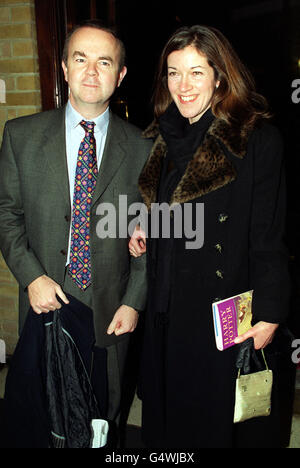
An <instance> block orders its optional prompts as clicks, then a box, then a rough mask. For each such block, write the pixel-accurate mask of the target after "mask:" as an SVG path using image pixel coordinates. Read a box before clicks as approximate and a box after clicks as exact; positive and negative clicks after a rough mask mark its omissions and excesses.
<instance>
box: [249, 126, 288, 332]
mask: <svg viewBox="0 0 300 468" xmlns="http://www.w3.org/2000/svg"><path fill="white" fill-rule="evenodd" d="M253 155H254V185H253V198H252V210H251V228H250V239H249V242H250V252H249V255H250V259H249V260H250V278H251V280H250V281H251V287H252V288H253V289H254V296H253V315H254V320H255V321H259V320H263V321H265V322H271V323H282V322H284V321H285V319H286V317H287V315H288V313H289V292H290V280H289V266H288V258H289V257H288V251H287V248H286V245H285V242H284V238H285V226H286V187H285V170H284V162H283V142H282V138H281V136H280V133H279V132H278V130H277V129H276V128H274V127H273V126H271V125H266V126H264V127H263V128H262V129H260V130H257V134H256V136H255V138H253Z"/></svg>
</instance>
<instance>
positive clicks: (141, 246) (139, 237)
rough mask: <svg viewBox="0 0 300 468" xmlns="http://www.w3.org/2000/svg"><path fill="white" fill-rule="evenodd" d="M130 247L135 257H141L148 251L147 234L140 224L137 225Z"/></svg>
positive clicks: (131, 253)
mask: <svg viewBox="0 0 300 468" xmlns="http://www.w3.org/2000/svg"><path fill="white" fill-rule="evenodd" d="M128 247H129V252H130V255H132V256H133V257H140V256H141V255H143V254H144V253H145V252H146V234H145V232H144V231H143V230H142V229H141V228H140V226H139V225H137V226H136V228H135V230H134V232H133V234H132V237H131V239H130V241H129V244H128Z"/></svg>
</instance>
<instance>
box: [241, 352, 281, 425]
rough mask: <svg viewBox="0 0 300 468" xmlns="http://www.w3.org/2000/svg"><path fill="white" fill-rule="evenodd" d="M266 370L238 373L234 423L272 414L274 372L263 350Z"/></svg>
mask: <svg viewBox="0 0 300 468" xmlns="http://www.w3.org/2000/svg"><path fill="white" fill-rule="evenodd" d="M261 352H262V355H263V359H264V362H265V365H266V370H263V371H259V372H254V373H251V374H246V375H241V369H239V371H238V377H237V379H236V387H235V408H234V419H233V422H234V423H238V422H242V421H245V420H247V419H251V418H256V417H258V416H269V415H270V413H271V393H272V384H273V372H272V371H271V370H270V369H269V368H268V365H267V361H266V358H265V355H264V352H263V350H261Z"/></svg>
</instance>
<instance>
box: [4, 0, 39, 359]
mask: <svg viewBox="0 0 300 468" xmlns="http://www.w3.org/2000/svg"><path fill="white" fill-rule="evenodd" d="M0 80H2V81H1V82H0V144H1V141H2V133H3V128H4V124H5V122H6V121H7V120H9V119H12V118H15V117H20V116H23V115H27V114H34V113H36V112H38V111H40V110H41V100H40V82H39V71H38V56H37V44H36V27H35V13H34V0H25V1H23V2H22V1H18V0H0ZM4 87H5V91H6V92H5V94H4V91H3V88H4ZM1 90H2V91H1ZM3 97H4V98H3ZM3 101H5V102H3ZM17 310H18V286H17V283H16V281H15V279H14V278H13V276H12V274H11V273H10V271H9V270H8V268H7V266H6V264H5V262H4V260H3V257H2V256H1V254H0V338H2V339H4V340H5V342H6V348H7V353H8V354H11V353H12V352H13V350H14V348H15V345H16V342H17V339H18V334H17V333H18V332H17V330H18V311H17Z"/></svg>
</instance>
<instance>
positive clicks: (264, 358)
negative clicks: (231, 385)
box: [237, 349, 269, 379]
mask: <svg viewBox="0 0 300 468" xmlns="http://www.w3.org/2000/svg"><path fill="white" fill-rule="evenodd" d="M261 354H262V357H263V360H264V363H265V366H266V370H267V371H268V370H269V367H268V364H267V361H266V357H265V353H264V350H263V349H261ZM240 375H241V368H239V370H238V377H237V378H238V379H239V378H240Z"/></svg>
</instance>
